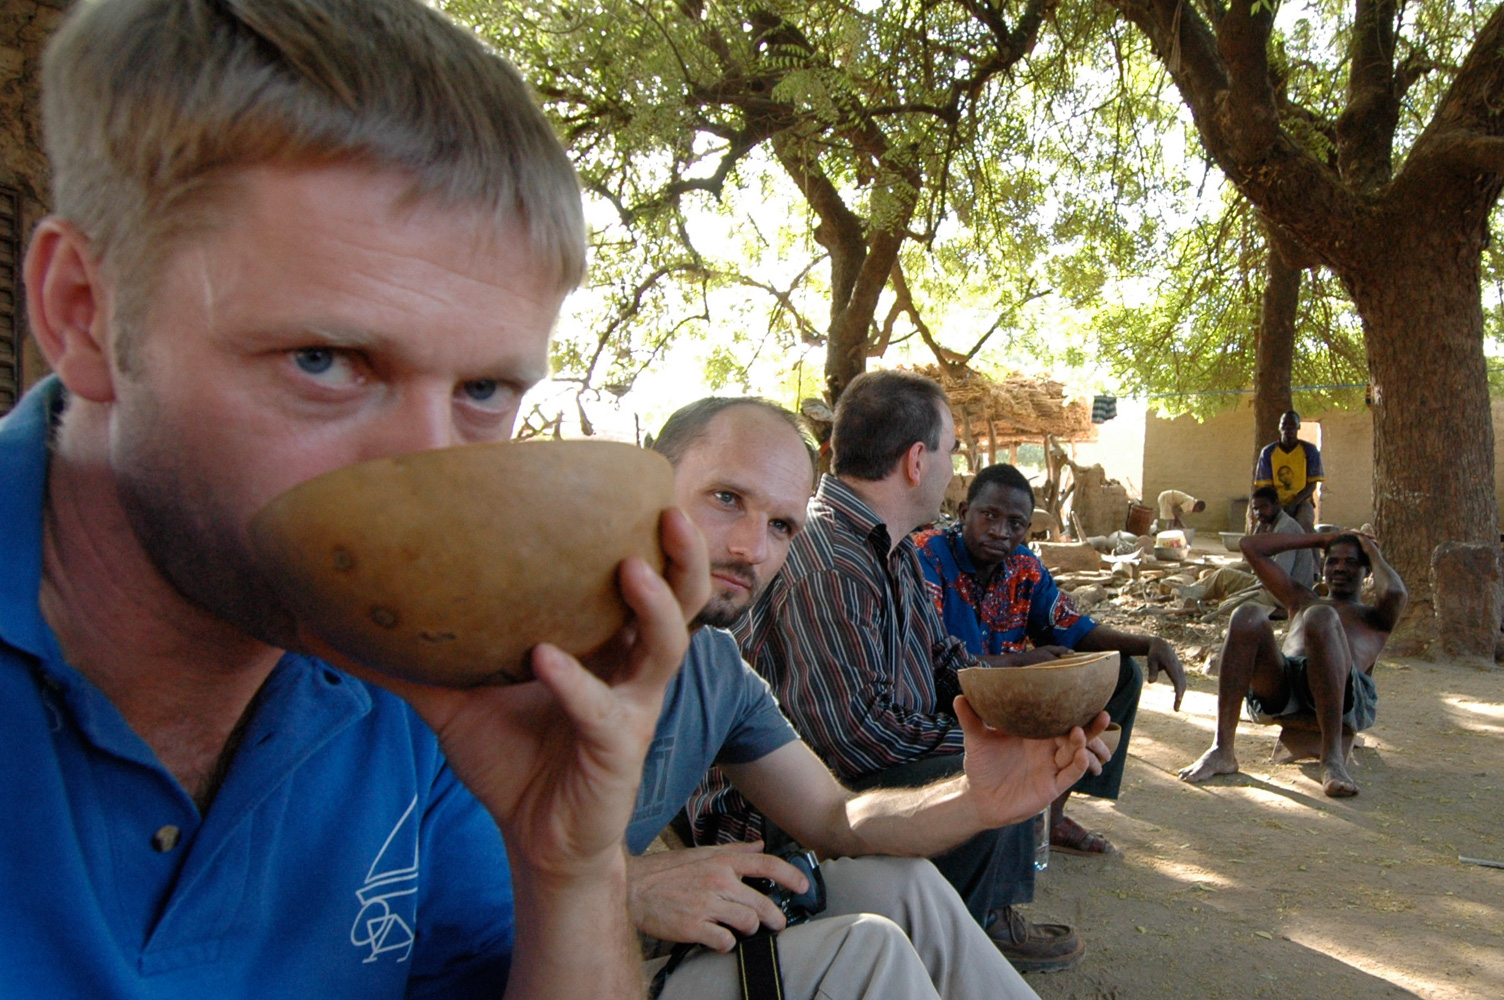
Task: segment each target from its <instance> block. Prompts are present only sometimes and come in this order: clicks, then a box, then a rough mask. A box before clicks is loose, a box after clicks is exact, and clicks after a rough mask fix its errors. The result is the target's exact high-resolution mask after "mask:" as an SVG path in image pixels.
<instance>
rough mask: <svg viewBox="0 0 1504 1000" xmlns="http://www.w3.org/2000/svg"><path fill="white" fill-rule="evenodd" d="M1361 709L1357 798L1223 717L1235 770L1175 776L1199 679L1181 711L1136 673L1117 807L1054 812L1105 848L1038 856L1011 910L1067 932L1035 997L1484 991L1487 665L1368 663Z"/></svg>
mask: <svg viewBox="0 0 1504 1000" xmlns="http://www.w3.org/2000/svg"><path fill="white" fill-rule="evenodd" d="M1376 678H1377V680H1378V686H1379V721H1378V723H1377V724H1376V726H1375V727H1374V729H1373V730H1371V731H1370V732H1369V733H1367V734H1365V735H1364V740H1363V742H1364V745H1363V746H1361V747H1356V748H1355V749H1354V752H1353V761H1352V773H1353V777H1354V779H1355V780H1356V781H1357V782H1358V784H1359V786H1360V788H1361V794H1359V795H1358V796H1357V797H1356V798H1352V799H1341V800H1338V799H1329V798H1327V797H1326V796H1325V795H1323V794H1322V791H1321V785H1320V781H1319V779H1320V777H1321V772H1320V768H1319V766H1318V765H1316V764H1315V763H1314V762H1305V763H1300V764H1275V763H1273V762H1272V761H1271V759H1270V757H1271V752H1272V750H1273V748H1274V741H1275V737H1276V735H1277V729H1275V728H1274V727H1265V726H1257V725H1253V724H1251V723H1249V722H1247V720H1243V721H1241V723H1240V725H1239V728H1238V734H1237V740H1236V750H1237V754H1238V760H1239V764H1240V767H1241V771H1240V773H1238V774H1234V775H1226V776H1218V777H1215V778H1213V779H1211V780H1210V781H1208V782H1206V783H1204V784H1199V785H1192V784H1189V783H1187V782H1183V781H1180V780H1179V779H1178V778H1177V777H1176V772H1177V771H1178V770H1179V769H1180V768H1182V767H1184V766H1185V765H1187V764H1189V763H1190V762H1191V761H1193V760H1195V759H1196V758H1197V757H1198V756H1200V754H1201V753H1202V751H1204V750H1205V749H1206V748H1207V746H1209V745H1210V742H1211V734H1212V730H1213V727H1214V724H1215V717H1216V679H1215V678H1207V677H1200V676H1197V677H1193V678H1192V689H1191V690H1190V691H1188V692H1187V695H1186V698H1185V701H1184V703H1183V705H1182V711H1180V712H1178V713H1177V712H1174V711H1172V710H1171V704H1172V701H1173V692H1172V691H1171V690H1170V688H1169V687H1168V686H1167V685H1163V684H1156V685H1153V686H1148V687H1145V689H1144V695H1143V699H1142V702H1141V705H1140V711H1139V718H1138V723H1137V726H1136V728H1135V731H1134V733H1133V737H1132V742H1131V746H1130V748H1129V754H1130V756H1129V762H1128V770H1127V773H1126V775H1125V781H1124V787H1123V794H1122V797H1121V799H1120V800H1119V801H1118V802H1117V803H1111V802H1106V801H1103V800H1096V799H1089V798H1083V797H1080V796H1073V797H1072V799H1071V804H1070V806H1069V812H1070V814H1071V815H1072V816H1074V817H1075V818H1076V819H1078V820H1079V821H1080V822H1081V823H1083V824H1084V825H1085V826H1087V827H1088V828H1089V829H1094V830H1098V831H1100V832H1102V833H1103V834H1105V835H1106V836H1108V837H1109V838H1110V839H1111V840H1112V841H1113V842H1114V843H1115V844H1117V845H1118V847H1119V848H1120V849H1121V850H1122V851H1123V857H1122V858H1121V859H1117V860H1105V861H1104V860H1101V859H1095V858H1082V857H1076V856H1062V855H1056V856H1055V857H1053V858H1052V859H1051V864H1050V868H1049V870H1048V871H1046V872H1043V873H1041V876H1040V880H1039V888H1038V893H1037V896H1036V900H1035V903H1034V904H1033V906H1031V907H1030V912H1031V914H1032V915H1033V916H1034V918H1035V919H1039V920H1049V919H1057V920H1067V921H1070V922H1073V923H1075V924H1076V925H1077V928H1078V930H1079V931H1080V933H1081V935H1082V938H1083V939H1084V940H1085V942H1086V946H1087V954H1086V957H1085V959H1084V960H1083V962H1082V964H1081V965H1080V966H1079V967H1078V968H1077V969H1075V970H1073V971H1071V972H1068V973H1061V974H1058V975H1052V976H1031V977H1030V978H1029V982H1030V985H1032V986H1033V987H1034V989H1035V990H1037V991H1038V992H1039V994H1040V996H1041V997H1042V998H1043V1000H1130V998H1132V1000H1137V998H1146V1000H1147V998H1181V997H1184V998H1187V1000H1190V998H1196V1000H1200V998H1203V997H1205V998H1227V1000H1251V998H1270V1000H1274V998H1279V1000H1299V998H1305V997H1309V998H1312V1000H1315V998H1318V997H1319V998H1322V1000H1327V998H1352V1000H1368V998H1379V997H1383V998H1387V997H1394V998H1405V997H1416V998H1424V1000H1496V998H1498V997H1504V870H1496V869H1491V868H1483V867H1478V866H1474V865H1467V864H1462V863H1460V862H1459V861H1458V860H1457V859H1458V855H1459V854H1461V855H1467V856H1470V857H1482V858H1493V859H1501V858H1504V837H1501V836H1500V833H1499V829H1498V826H1499V821H1500V817H1501V812H1504V811H1501V809H1500V808H1499V799H1500V796H1499V789H1500V787H1501V786H1504V704H1501V703H1500V701H1499V700H1498V699H1499V697H1500V694H1501V693H1504V673H1494V674H1487V673H1479V672H1477V671H1474V670H1472V669H1470V668H1465V667H1458V666H1452V665H1436V664H1428V663H1424V662H1422V661H1382V662H1381V663H1380V665H1379V668H1378V670H1377V672H1376Z"/></svg>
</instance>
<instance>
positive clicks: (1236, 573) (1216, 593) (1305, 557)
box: [1201, 486, 1316, 621]
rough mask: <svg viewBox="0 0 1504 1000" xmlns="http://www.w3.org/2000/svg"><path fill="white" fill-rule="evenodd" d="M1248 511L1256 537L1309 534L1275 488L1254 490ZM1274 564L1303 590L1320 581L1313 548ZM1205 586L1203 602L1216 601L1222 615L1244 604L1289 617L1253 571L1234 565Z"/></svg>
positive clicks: (1214, 575) (1293, 552)
mask: <svg viewBox="0 0 1504 1000" xmlns="http://www.w3.org/2000/svg"><path fill="white" fill-rule="evenodd" d="M1248 509H1249V512H1250V513H1252V515H1253V533H1254V534H1256V535H1267V534H1284V535H1303V534H1305V533H1306V529H1305V528H1303V527H1301V526H1300V522H1298V521H1296V520H1295V518H1293V517H1291V516H1290V515H1289V514H1287V513H1285V510H1284V508H1283V507H1281V506H1280V504H1279V493H1278V492H1277V491H1276V490H1275V488H1274V487H1273V486H1260V487H1259V488H1258V489H1256V490H1254V491H1253V497H1252V498H1251V499H1250V500H1249V504H1248ZM1274 562H1275V565H1277V566H1279V568H1280V569H1282V570H1284V571H1285V572H1286V573H1288V574H1290V579H1292V580H1294V581H1295V582H1296V583H1298V584H1300V585H1301V586H1303V587H1309V586H1311V585H1312V584H1314V583H1315V582H1316V556H1315V554H1314V552H1313V551H1312V550H1311V549H1306V548H1301V549H1291V550H1289V551H1287V552H1281V553H1279V554H1278V555H1276V556H1275V557H1274ZM1239 565H1243V564H1239ZM1201 583H1202V584H1204V586H1205V590H1204V591H1203V592H1202V598H1201V599H1202V600H1204V601H1209V602H1216V604H1217V610H1216V614H1218V615H1231V614H1232V613H1233V611H1235V610H1237V609H1238V608H1240V607H1242V606H1243V605H1245V604H1250V603H1253V604H1260V605H1263V606H1264V607H1266V608H1273V609H1274V611H1273V612H1272V613H1271V614H1270V616H1269V617H1270V618H1271V619H1272V620H1276V621H1283V620H1284V619H1285V617H1286V612H1285V609H1284V608H1283V607H1280V606H1279V605H1278V602H1277V601H1275V599H1274V595H1272V594H1270V593H1269V591H1268V590H1267V589H1266V588H1265V587H1264V585H1263V584H1261V583H1259V580H1258V577H1256V576H1254V575H1253V574H1252V573H1250V572H1245V571H1244V570H1242V569H1238V568H1236V567H1233V566H1222V567H1220V568H1219V569H1217V570H1216V571H1215V572H1213V573H1212V574H1211V575H1210V576H1209V577H1206V578H1204V579H1202V581H1201Z"/></svg>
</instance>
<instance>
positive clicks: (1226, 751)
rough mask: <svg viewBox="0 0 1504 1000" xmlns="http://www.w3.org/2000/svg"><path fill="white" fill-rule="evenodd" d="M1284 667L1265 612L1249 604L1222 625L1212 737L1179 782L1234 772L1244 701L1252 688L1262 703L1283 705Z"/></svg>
mask: <svg viewBox="0 0 1504 1000" xmlns="http://www.w3.org/2000/svg"><path fill="white" fill-rule="evenodd" d="M1283 664H1284V658H1283V656H1282V655H1281V654H1280V651H1279V646H1278V644H1276V643H1275V641H1274V629H1273V628H1271V627H1270V625H1269V614H1268V612H1267V611H1265V610H1264V609H1263V608H1260V607H1256V606H1254V605H1251V604H1245V605H1243V606H1242V607H1240V608H1238V609H1237V610H1236V611H1234V612H1233V613H1232V619H1231V621H1229V622H1228V623H1227V638H1226V639H1225V640H1224V641H1223V643H1222V666H1221V672H1220V673H1219V674H1218V678H1217V735H1216V738H1215V739H1213V740H1212V745H1211V749H1209V750H1207V751H1206V753H1204V754H1202V755H1201V756H1200V757H1198V758H1197V759H1196V762H1195V763H1193V764H1191V765H1190V766H1189V767H1183V768H1181V769H1180V777H1181V779H1182V780H1184V781H1205V780H1206V779H1207V778H1210V777H1212V776H1213V775H1217V774H1236V773H1237V770H1238V758H1237V755H1236V754H1235V753H1233V748H1232V745H1233V736H1234V734H1235V733H1236V732H1237V729H1238V713H1239V712H1240V711H1241V710H1242V707H1243V698H1244V696H1245V695H1246V694H1247V693H1248V692H1249V691H1250V690H1251V691H1252V692H1253V693H1254V695H1255V696H1256V697H1257V698H1259V700H1261V701H1263V702H1264V703H1265V704H1270V705H1283V704H1284V702H1285V699H1287V698H1288V697H1289V694H1290V692H1289V688H1288V687H1287V685H1286V684H1285V675H1284V670H1283Z"/></svg>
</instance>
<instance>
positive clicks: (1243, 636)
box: [1227, 604, 1269, 643]
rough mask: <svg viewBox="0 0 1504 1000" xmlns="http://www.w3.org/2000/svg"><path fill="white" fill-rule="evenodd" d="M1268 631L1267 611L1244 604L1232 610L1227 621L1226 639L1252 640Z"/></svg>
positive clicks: (1230, 641) (1229, 640)
mask: <svg viewBox="0 0 1504 1000" xmlns="http://www.w3.org/2000/svg"><path fill="white" fill-rule="evenodd" d="M1267 631H1269V612H1268V611H1267V610H1265V609H1264V608H1261V607H1256V606H1254V605H1251V604H1244V605H1241V606H1239V607H1238V608H1236V609H1234V610H1233V613H1232V618H1231V619H1229V620H1228V622H1227V641H1228V642H1229V643H1235V642H1254V641H1257V640H1259V639H1261V638H1263V635H1264V633H1265V632H1267Z"/></svg>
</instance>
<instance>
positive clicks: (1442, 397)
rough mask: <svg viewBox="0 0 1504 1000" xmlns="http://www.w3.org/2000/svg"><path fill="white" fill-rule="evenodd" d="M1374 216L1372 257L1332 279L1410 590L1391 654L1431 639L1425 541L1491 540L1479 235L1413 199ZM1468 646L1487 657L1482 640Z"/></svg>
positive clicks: (1385, 531)
mask: <svg viewBox="0 0 1504 1000" xmlns="http://www.w3.org/2000/svg"><path fill="white" fill-rule="evenodd" d="M1384 215H1385V217H1384V218H1381V219H1377V220H1375V223H1376V225H1375V227H1374V229H1373V230H1372V232H1373V234H1374V239H1373V241H1372V243H1371V244H1370V246H1371V247H1373V248H1374V252H1373V253H1371V254H1369V255H1368V256H1367V258H1366V259H1365V260H1364V261H1363V264H1362V266H1361V267H1352V268H1346V269H1344V270H1343V272H1342V277H1343V280H1344V281H1346V282H1347V284H1348V287H1349V289H1350V290H1351V292H1352V296H1353V301H1354V303H1355V304H1356V305H1357V309H1358V314H1359V315H1360V316H1361V317H1362V318H1363V329H1364V335H1365V339H1366V342H1367V347H1368V364H1369V371H1370V374H1371V377H1372V380H1373V383H1374V390H1373V398H1374V405H1373V434H1374V469H1373V476H1374V487H1373V497H1374V515H1375V525H1376V527H1377V529H1378V533H1379V538H1380V541H1381V543H1382V547H1383V551H1384V554H1385V556H1386V557H1387V558H1388V560H1389V562H1390V563H1391V564H1392V565H1393V566H1394V567H1395V569H1396V570H1398V571H1399V573H1400V576H1401V577H1402V578H1403V579H1404V581H1405V585H1406V586H1407V587H1408V588H1409V591H1410V607H1409V610H1408V611H1407V613H1406V615H1405V620H1404V621H1403V622H1402V624H1401V628H1400V629H1399V630H1398V631H1397V632H1396V634H1395V637H1394V640H1393V643H1392V645H1391V651H1393V652H1398V653H1402V654H1403V653H1410V654H1415V653H1419V652H1421V651H1423V650H1425V649H1427V648H1430V647H1432V646H1433V645H1434V644H1435V643H1436V640H1437V638H1438V636H1437V634H1436V619H1435V617H1434V615H1433V614H1432V595H1431V585H1430V570H1431V559H1432V553H1433V552H1434V551H1435V549H1436V547H1437V546H1438V545H1439V544H1441V543H1442V542H1447V541H1451V542H1485V543H1488V544H1491V545H1497V544H1498V541H1499V534H1498V530H1499V520H1498V506H1497V500H1496V498H1495V496H1494V435H1493V421H1492V418H1491V414H1490V409H1489V396H1488V379H1487V371H1486V362H1485V359H1484V355H1483V310H1482V302H1481V299H1480V296H1479V294H1478V287H1479V278H1480V267H1481V259H1480V255H1479V250H1480V242H1481V232H1479V231H1477V230H1474V229H1473V227H1470V226H1458V225H1457V224H1456V222H1452V223H1451V224H1450V225H1444V224H1443V220H1442V219H1438V218H1436V217H1435V216H1436V213H1434V212H1428V211H1424V210H1418V209H1417V207H1416V206H1415V205H1414V204H1411V205H1409V206H1405V207H1400V206H1395V207H1394V210H1392V211H1390V212H1387V213H1385V214H1384ZM1459 230H1460V231H1459ZM1380 234H1382V238H1380ZM1497 627H1498V623H1494V626H1493V629H1492V630H1491V631H1497ZM1475 652H1477V653H1478V654H1479V655H1488V656H1492V655H1493V649H1492V645H1490V647H1489V648H1488V649H1487V650H1481V649H1480V650H1477V651H1475Z"/></svg>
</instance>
